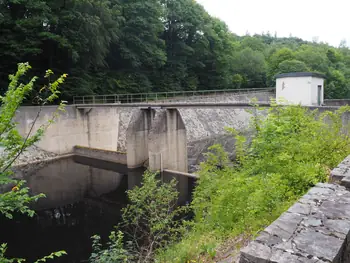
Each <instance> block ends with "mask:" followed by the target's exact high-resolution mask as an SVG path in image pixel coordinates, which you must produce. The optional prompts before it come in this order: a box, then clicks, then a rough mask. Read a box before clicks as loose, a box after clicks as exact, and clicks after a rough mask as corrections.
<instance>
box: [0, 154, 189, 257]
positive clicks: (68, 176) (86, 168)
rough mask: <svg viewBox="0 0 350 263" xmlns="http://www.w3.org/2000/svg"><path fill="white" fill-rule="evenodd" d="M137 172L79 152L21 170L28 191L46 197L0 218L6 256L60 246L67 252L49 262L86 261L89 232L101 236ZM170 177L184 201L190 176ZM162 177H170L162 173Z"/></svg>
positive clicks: (116, 217)
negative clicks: (27, 212)
mask: <svg viewBox="0 0 350 263" xmlns="http://www.w3.org/2000/svg"><path fill="white" fill-rule="evenodd" d="M143 172H144V169H134V170H127V168H126V167H125V166H122V165H116V164H113V163H110V162H103V161H98V160H94V159H90V158H85V157H74V158H67V159H61V160H59V161H56V162H53V163H50V164H47V165H44V166H42V167H41V166H38V167H34V168H33V169H29V170H27V171H25V172H22V174H24V177H25V179H26V180H27V182H28V186H29V187H30V188H31V192H32V193H33V194H38V193H44V194H45V195H46V198H43V199H40V200H39V201H38V202H37V203H35V204H34V205H33V209H35V210H36V211H37V214H36V216H35V217H34V218H28V217H25V216H21V215H18V216H16V217H15V220H6V219H4V218H0V243H3V242H7V243H8V246H9V250H8V254H7V255H8V256H11V257H20V258H25V259H27V260H28V262H33V261H34V260H35V259H37V258H38V257H42V256H45V255H47V254H49V253H50V252H52V251H58V250H66V251H67V252H68V256H66V257H64V258H61V259H56V260H54V261H50V262H54V263H61V262H62V263H63V262H64V263H77V262H86V260H87V259H88V257H89V255H90V253H91V239H90V237H91V236H92V235H94V234H99V235H101V236H102V238H103V239H104V240H106V238H107V237H108V234H109V233H110V231H111V230H112V229H113V226H115V225H116V224H118V222H119V220H120V214H121V209H122V208H123V207H124V206H125V205H126V203H127V196H126V191H127V190H128V189H132V188H133V187H135V186H139V185H140V184H141V181H142V174H143ZM176 179H178V180H179V184H178V190H179V191H180V199H179V203H181V204H183V203H186V202H188V201H189V200H190V194H189V191H191V187H192V186H193V181H191V180H192V179H190V178H186V177H178V178H176ZM163 180H164V181H169V180H171V177H170V176H167V175H163ZM189 185H190V186H189Z"/></svg>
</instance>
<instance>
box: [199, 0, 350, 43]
mask: <svg viewBox="0 0 350 263" xmlns="http://www.w3.org/2000/svg"><path fill="white" fill-rule="evenodd" d="M197 2H199V3H200V4H202V5H203V6H204V7H205V9H206V10H207V11H208V12H209V13H210V14H211V15H213V16H216V17H218V18H220V19H221V20H223V21H225V22H226V23H227V24H228V26H229V28H230V29H231V31H232V32H234V33H236V34H238V35H245V34H246V32H247V31H248V32H249V33H250V34H254V33H259V34H261V33H262V32H265V33H266V32H267V31H270V33H271V34H272V35H273V34H274V32H277V36H280V37H283V36H286V37H287V36H289V35H290V34H292V35H293V36H296V37H300V38H303V39H305V40H310V41H311V40H312V39H313V38H314V37H318V39H319V41H323V42H327V43H329V44H331V45H333V46H338V45H339V43H340V41H341V40H342V39H346V40H347V44H348V45H349V44H350V11H349V10H350V1H349V0H332V1H330V0H288V1H286V0H197Z"/></svg>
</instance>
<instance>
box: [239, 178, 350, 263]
mask: <svg viewBox="0 0 350 263" xmlns="http://www.w3.org/2000/svg"><path fill="white" fill-rule="evenodd" d="M349 233H350V192H349V191H347V190H346V189H345V187H342V186H339V185H333V184H321V183H320V184H317V185H316V186H315V187H314V188H312V189H310V191H309V192H308V193H307V194H306V195H305V196H303V197H302V198H301V199H300V200H299V201H298V202H297V203H296V204H294V205H293V206H292V207H291V208H290V209H289V210H288V211H287V212H285V213H284V214H282V215H281V216H280V217H279V218H278V219H277V220H276V221H275V222H273V223H272V224H271V225H270V226H268V227H267V228H266V229H265V230H264V231H262V232H261V233H260V236H258V238H256V240H254V241H252V242H251V243H250V244H249V245H248V246H247V247H245V248H243V249H242V250H241V258H240V263H253V262H254V263H270V262H281V263H287V262H288V263H289V262H309V263H316V262H336V263H345V262H350V246H349V242H350V234H349Z"/></svg>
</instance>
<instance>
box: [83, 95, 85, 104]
mask: <svg viewBox="0 0 350 263" xmlns="http://www.w3.org/2000/svg"><path fill="white" fill-rule="evenodd" d="M83 104H85V96H83Z"/></svg>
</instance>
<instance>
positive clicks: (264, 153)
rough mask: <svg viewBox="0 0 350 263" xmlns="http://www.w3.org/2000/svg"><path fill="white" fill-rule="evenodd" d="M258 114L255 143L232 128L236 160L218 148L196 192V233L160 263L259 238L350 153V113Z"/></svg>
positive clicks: (289, 110) (299, 110) (298, 110)
mask: <svg viewBox="0 0 350 263" xmlns="http://www.w3.org/2000/svg"><path fill="white" fill-rule="evenodd" d="M253 112H255V111H253ZM257 112H258V113H257V114H253V116H254V117H252V120H251V125H250V129H252V130H254V131H255V133H254V135H253V138H252V140H251V141H250V143H247V142H248V138H246V137H244V136H243V135H241V134H239V133H238V132H237V131H236V130H234V129H232V128H228V129H227V130H228V132H230V133H232V135H233V136H235V137H236V139H237V143H236V148H235V152H236V154H237V157H236V160H235V161H234V162H231V161H230V160H229V159H228V156H227V154H226V153H225V152H224V150H223V148H222V147H221V146H219V145H215V146H212V147H211V152H209V153H208V154H207V161H206V162H205V163H203V164H202V165H201V170H200V179H199V182H198V185H197V187H196V189H195V192H194V200H193V202H192V208H193V211H194V213H195V220H194V222H193V223H192V231H191V232H190V233H189V234H188V235H186V236H185V237H184V239H183V240H182V241H181V242H180V243H178V244H176V245H174V246H172V247H170V248H169V249H167V250H166V251H163V252H161V253H159V254H158V256H157V261H158V262H186V261H189V260H198V259H199V258H203V257H209V258H210V257H214V256H215V248H216V247H217V246H218V245H219V244H220V243H221V242H222V241H223V240H226V239H228V238H233V237H235V236H238V235H241V234H242V233H245V234H253V235H254V234H255V233H257V231H259V230H260V229H262V228H264V227H266V226H267V225H269V224H270V223H271V222H272V221H273V220H275V219H276V218H277V217H278V216H279V215H280V214H281V213H282V212H283V211H285V210H286V209H287V208H288V207H289V206H290V205H291V204H292V203H293V202H295V201H296V200H297V199H298V198H299V197H300V196H302V195H303V194H304V193H305V192H306V191H307V190H308V189H309V188H310V187H312V186H314V185H315V184H316V183H318V182H324V181H326V180H327V176H328V175H329V171H330V169H332V168H334V167H335V166H336V165H337V164H338V163H339V162H341V161H342V160H343V159H344V158H345V157H346V156H347V155H348V154H349V153H350V138H349V136H348V134H347V131H348V129H347V127H344V126H343V123H342V115H343V113H345V112H349V107H343V108H340V109H339V110H337V111H335V112H331V111H325V112H318V111H311V110H309V109H307V108H305V107H301V106H286V107H281V106H278V105H275V104H274V105H272V107H270V108H269V109H268V110H266V109H265V110H262V109H257ZM209 262H210V260H209Z"/></svg>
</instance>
